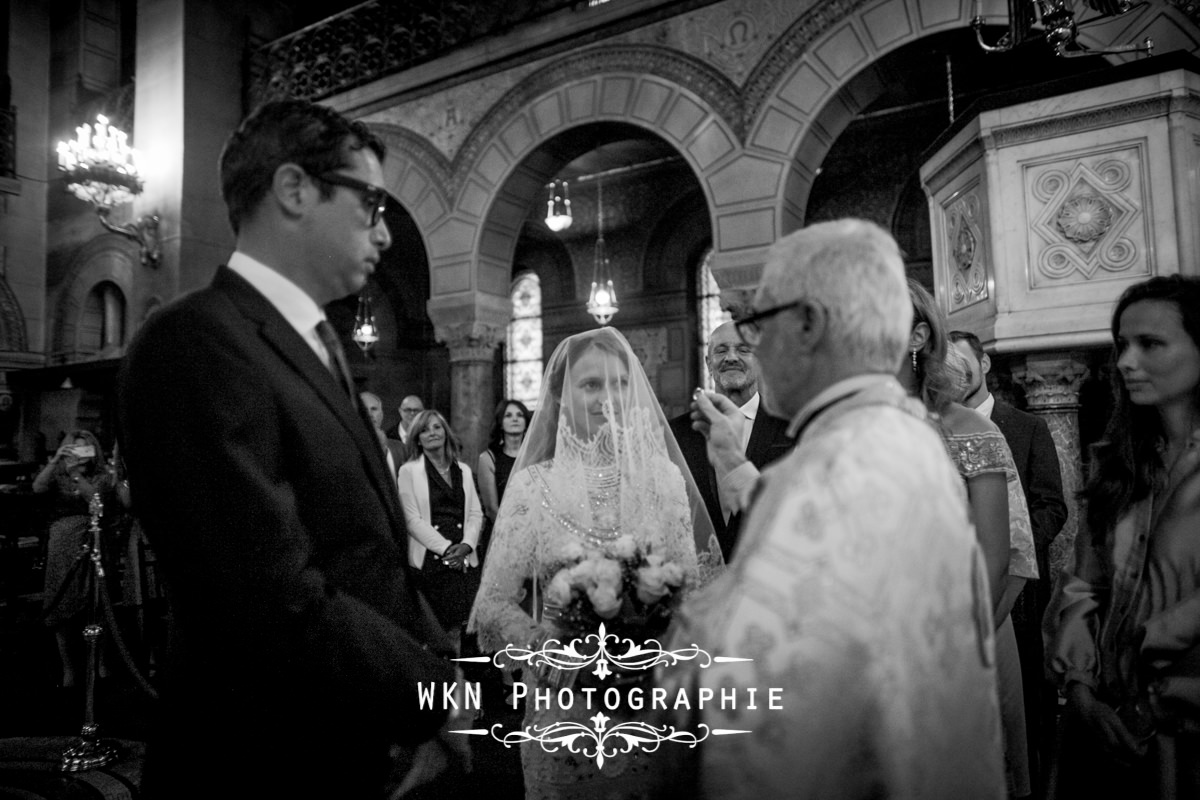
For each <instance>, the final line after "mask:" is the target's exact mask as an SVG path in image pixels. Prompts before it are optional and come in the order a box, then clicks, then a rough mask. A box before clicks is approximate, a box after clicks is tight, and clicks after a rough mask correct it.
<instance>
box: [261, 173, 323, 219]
mask: <svg viewBox="0 0 1200 800" xmlns="http://www.w3.org/2000/svg"><path fill="white" fill-rule="evenodd" d="M315 188H316V187H314V186H313V185H312V181H311V180H309V178H308V173H307V172H305V171H304V168H303V167H301V166H299V165H298V164H292V163H290V162H288V163H285V164H280V165H279V166H278V167H277V168H276V169H275V174H274V175H273V176H271V197H272V198H273V199H274V201H275V203H276V204H277V205H278V206H279V207H280V208H281V209H283V211H284V213H285V214H287V215H288V216H298V215H299V214H301V213H302V212H303V210H304V206H305V205H306V203H307V202H308V193H309V192H310V191H312V190H314V189H315Z"/></svg>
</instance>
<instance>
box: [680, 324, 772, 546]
mask: <svg viewBox="0 0 1200 800" xmlns="http://www.w3.org/2000/svg"><path fill="white" fill-rule="evenodd" d="M704 362H705V364H707V365H708V371H709V373H710V374H711V375H712V376H713V384H714V386H716V392H717V394H718V395H720V396H722V397H724V398H728V400H729V402H730V403H731V404H732V405H733V406H734V407H735V408H737V410H738V413H739V415H740V418H735V420H736V421H737V422H738V423H739V428H740V430H739V432H738V443H739V448H738V451H739V453H741V454H742V456H743V457H744V459H745V461H746V463H748V464H750V465H751V466H752V467H754V470H755V472H754V474H755V475H757V470H759V469H761V468H763V467H765V466H766V465H767V464H770V463H771V462H773V461H776V460H777V459H779V458H781V457H782V456H784V455H787V452H788V451H789V450H790V449H791V447H792V439H791V438H789V437H788V435H787V420H785V419H780V418H779V417H776V416H773V415H771V414H768V413H767V412H766V411H764V410H762V408H761V400H760V395H759V391H758V373H759V367H758V357H757V356H756V355H755V354H754V348H753V347H752V346H750V345H748V344H746V342H744V341H742V339H741V338H740V337H739V336H738V333H737V330H736V328H735V326H734V324H733V323H732V322H726V323H723V324H721V325H719V326H718V327H717V328H716V329H715V330H714V331H713V332H712V335H711V336H709V339H708V352H707V353H706V355H705V359H704ZM670 425H671V432H672V433H674V434H675V440H676V441H677V442H678V443H679V449H680V450H681V451H682V452H683V458H684V460H685V461H687V465H688V467H689V468H690V469H691V472H692V478H693V480H695V482H696V488H697V489H699V491H700V496H701V497H703V498H704V504H705V506H706V507H707V508H708V514H709V517H711V518H712V522H713V527H714V528H715V529H716V532H717V541H719V542H720V544H721V553H722V555H724V556H725V561H726V562H729V561H730V560H732V558H733V553H734V546H735V545H736V544H737V538H738V532H739V530H740V528H741V514H740V513H739V510H738V509H737V508H736V507H735V506H734V502H735V500H734V498H736V497H737V495H738V490H737V487H733V488H732V489H730V488H726V490H725V491H724V492H722V491H721V489H722V487H721V484H720V481H719V479H718V477H717V473H716V471H715V470H714V468H713V465H712V464H711V463H709V460H708V452H707V442H706V440H705V438H704V435H703V434H702V433H700V432H699V431H697V430H695V429H694V428H693V427H692V416H691V413H690V412H689V413H685V414H681V415H680V416H678V417H675V418H674V419H672V420H671V422H670Z"/></svg>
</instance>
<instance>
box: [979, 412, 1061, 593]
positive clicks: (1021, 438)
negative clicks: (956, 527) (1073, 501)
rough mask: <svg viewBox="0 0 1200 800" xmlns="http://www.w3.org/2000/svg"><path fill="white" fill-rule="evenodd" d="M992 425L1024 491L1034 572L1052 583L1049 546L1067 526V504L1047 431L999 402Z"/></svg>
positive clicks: (1032, 417)
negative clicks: (1035, 560) (1001, 437)
mask: <svg viewBox="0 0 1200 800" xmlns="http://www.w3.org/2000/svg"><path fill="white" fill-rule="evenodd" d="M992 422H994V423H996V427H998V428H999V429H1000V432H1001V433H1003V434H1004V438H1005V440H1006V441H1007V442H1008V448H1009V450H1011V451H1012V456H1013V461H1015V462H1016V464H1017V474H1018V475H1019V476H1020V478H1021V487H1022V488H1023V489H1024V490H1025V502H1026V503H1028V504H1029V517H1030V521H1031V522H1032V524H1033V542H1034V545H1035V547H1036V549H1037V556H1038V572H1039V574H1040V577H1041V578H1043V579H1045V581H1046V583H1047V584H1049V583H1052V582H1053V581H1052V580H1051V576H1050V575H1048V574H1047V570H1049V563H1048V555H1049V552H1050V543H1051V542H1052V541H1054V537H1055V536H1058V533H1059V531H1061V530H1062V527H1063V525H1065V524H1066V522H1067V504H1066V502H1065V501H1064V500H1063V488H1062V472H1061V471H1060V469H1059V463H1058V450H1057V449H1056V448H1055V446H1054V440H1053V439H1052V438H1051V437H1050V428H1049V426H1047V425H1046V421H1045V420H1044V419H1042V418H1041V417H1038V416H1036V415H1034V414H1029V413H1026V412H1024V411H1019V410H1018V409H1015V408H1013V407H1012V406H1010V405H1008V404H1007V403H1004V402H1001V401H1000V399H999V398H997V399H996V405H995V407H994V408H993V409H992Z"/></svg>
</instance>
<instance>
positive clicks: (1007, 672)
mask: <svg viewBox="0 0 1200 800" xmlns="http://www.w3.org/2000/svg"><path fill="white" fill-rule="evenodd" d="M941 433H942V439H943V441H945V443H946V448H947V449H948V450H949V451H950V457H951V459H953V461H954V465H955V466H956V467H958V472H959V474H960V475H962V477H963V480H964V481H969V480H970V479H971V478H974V477H976V476H978V475H984V474H988V473H1000V474H1002V475H1004V476H1005V478H1006V482H1007V486H1008V523H1009V525H1008V531H1009V545H1008V547H1009V551H1008V574H1009V575H1012V576H1014V577H1018V578H1028V579H1030V580H1036V579H1037V577H1038V571H1037V553H1036V551H1035V550H1034V546H1033V525H1032V523H1031V522H1030V519H1029V507H1028V505H1027V504H1026V502H1025V492H1024V491H1023V490H1022V489H1021V480H1020V478H1019V477H1018V476H1017V466H1016V464H1015V463H1014V462H1013V458H1012V452H1011V451H1010V450H1009V448H1008V442H1007V441H1006V440H1005V438H1004V434H1002V433H1000V432H999V431H997V430H991V431H984V432H980V433H967V434H955V433H949V432H947V431H946V430H944V429H943V430H942V431H941ZM996 674H997V677H996V684H997V688H998V689H999V692H1000V717H1001V722H1002V724H1003V728H1004V766H1005V774H1006V780H1007V782H1008V789H1009V793H1010V794H1011V795H1012V796H1014V797H1024V796H1025V795H1028V794H1029V793H1030V791H1031V786H1030V773H1029V749H1028V743H1027V738H1026V728H1025V695H1024V686H1023V685H1022V682H1021V658H1020V654H1019V653H1018V652H1017V638H1016V633H1015V631H1014V630H1013V622H1012V616H1011V615H1009V616H1008V617H1006V618H1005V619H1004V620H1002V621H1001V622H1000V624H999V625H998V626H997V629H996Z"/></svg>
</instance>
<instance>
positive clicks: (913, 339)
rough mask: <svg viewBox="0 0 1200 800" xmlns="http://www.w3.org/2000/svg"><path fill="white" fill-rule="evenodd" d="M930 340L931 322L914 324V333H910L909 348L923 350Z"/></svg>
mask: <svg viewBox="0 0 1200 800" xmlns="http://www.w3.org/2000/svg"><path fill="white" fill-rule="evenodd" d="M928 341H929V323H928V322H918V323H917V324H916V325H913V329H912V333H910V334H909V335H908V349H909V350H918V351H919V350H921V349H922V348H924V347H925V345H926V343H927V342H928Z"/></svg>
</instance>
